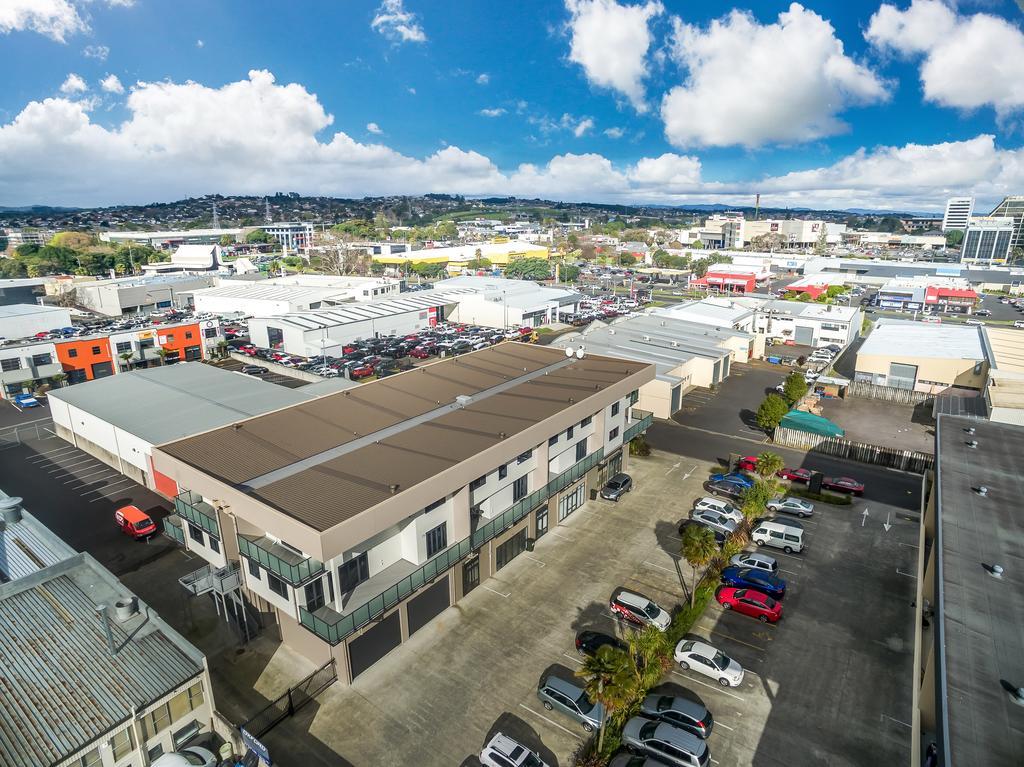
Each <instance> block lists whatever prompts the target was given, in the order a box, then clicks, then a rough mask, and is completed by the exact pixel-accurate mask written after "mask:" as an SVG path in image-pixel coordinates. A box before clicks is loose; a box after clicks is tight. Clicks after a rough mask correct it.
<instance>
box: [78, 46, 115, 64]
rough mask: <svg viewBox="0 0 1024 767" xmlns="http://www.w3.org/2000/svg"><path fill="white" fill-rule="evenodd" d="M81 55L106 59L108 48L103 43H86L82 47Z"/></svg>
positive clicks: (108, 52) (88, 57)
mask: <svg viewBox="0 0 1024 767" xmlns="http://www.w3.org/2000/svg"><path fill="white" fill-rule="evenodd" d="M82 55H83V56H85V57H86V58H87V59H96V60H97V61H106V60H107V56H109V55H110V48H108V47H107V46H105V45H87V46H85V48H83V49H82Z"/></svg>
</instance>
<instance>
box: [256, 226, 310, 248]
mask: <svg viewBox="0 0 1024 767" xmlns="http://www.w3.org/2000/svg"><path fill="white" fill-rule="evenodd" d="M259 228H260V229H262V230H263V231H264V232H266V233H267V234H269V235H270V236H271V237H273V238H274V239H275V240H277V241H278V242H279V243H280V244H281V246H282V247H283V248H285V249H287V250H290V251H293V252H294V251H297V250H305V249H306V248H308V247H309V246H311V245H312V244H313V232H314V230H313V224H311V223H309V222H307V221H280V222H276V223H273V224H267V225H265V226H261V227H259Z"/></svg>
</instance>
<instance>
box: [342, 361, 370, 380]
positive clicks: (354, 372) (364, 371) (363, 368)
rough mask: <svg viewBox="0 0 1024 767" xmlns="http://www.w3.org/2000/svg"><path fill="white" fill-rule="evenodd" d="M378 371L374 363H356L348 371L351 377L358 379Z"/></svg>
mask: <svg viewBox="0 0 1024 767" xmlns="http://www.w3.org/2000/svg"><path fill="white" fill-rule="evenodd" d="M376 372H377V370H376V368H374V366H373V365H366V364H362V365H356V366H355V367H354V368H352V369H351V370H349V371H348V375H349V378H351V379H352V380H353V381H356V380H358V379H360V378H369V377H370V376H372V375H374V374H375V373H376Z"/></svg>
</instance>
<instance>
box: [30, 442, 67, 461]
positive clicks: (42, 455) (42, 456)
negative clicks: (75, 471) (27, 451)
mask: <svg viewBox="0 0 1024 767" xmlns="http://www.w3.org/2000/svg"><path fill="white" fill-rule="evenodd" d="M73 450H78V448H77V447H75V446H74V445H65V446H64V447H55V448H54V449H53V450H47V451H46V452H44V453H36V454H35V455H34V456H32V457H31V458H26V459H25V460H27V461H28V462H29V463H42V462H43V461H49V460H50V459H49V458H48V457H47V456H51V455H53V454H54V453H66V452H68V451H73Z"/></svg>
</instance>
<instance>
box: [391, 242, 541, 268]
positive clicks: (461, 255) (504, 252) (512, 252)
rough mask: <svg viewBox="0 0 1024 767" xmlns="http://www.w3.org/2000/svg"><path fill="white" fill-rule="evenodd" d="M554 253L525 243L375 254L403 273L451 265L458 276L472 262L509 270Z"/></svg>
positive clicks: (470, 245) (461, 246)
mask: <svg viewBox="0 0 1024 767" xmlns="http://www.w3.org/2000/svg"><path fill="white" fill-rule="evenodd" d="M550 256H551V251H550V249H548V248H547V247H545V246H543V245H537V244H535V243H532V242H525V241H523V240H508V241H504V242H500V241H496V242H474V243H470V244H468V245H455V246H452V247H446V248H424V249H422V250H410V251H405V252H401V253H396V252H394V251H393V250H392V252H391V253H390V254H387V255H385V254H383V253H382V254H380V255H377V254H374V255H373V260H374V261H376V262H377V263H381V264H385V265H387V266H391V267H396V268H397V269H398V270H399V271H403V272H404V271H405V268H406V267H407V266H409V265H412V264H447V265H448V271H449V273H451V274H458V273H460V272H461V271H462V270H463V269H465V268H466V267H467V265H468V264H469V262H470V261H474V260H478V259H481V258H486V259H487V260H488V261H490V262H491V264H492V265H493V266H495V267H497V268H499V269H500V268H502V267H505V266H508V264H509V262H511V261H515V260H516V259H518V258H543V259H545V260H547V259H548V258H550Z"/></svg>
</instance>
